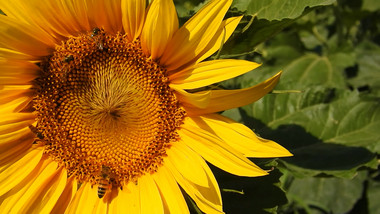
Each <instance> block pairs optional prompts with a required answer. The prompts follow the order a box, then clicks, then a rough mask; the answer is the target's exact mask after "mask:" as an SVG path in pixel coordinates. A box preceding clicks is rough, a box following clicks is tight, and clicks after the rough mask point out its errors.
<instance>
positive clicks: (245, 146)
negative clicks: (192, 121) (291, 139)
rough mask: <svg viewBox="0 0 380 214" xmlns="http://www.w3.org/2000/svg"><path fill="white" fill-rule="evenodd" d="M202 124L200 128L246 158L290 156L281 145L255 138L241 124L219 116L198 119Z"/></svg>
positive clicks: (213, 115)
mask: <svg viewBox="0 0 380 214" xmlns="http://www.w3.org/2000/svg"><path fill="white" fill-rule="evenodd" d="M200 120H202V121H204V122H205V123H204V124H199V123H198V125H200V128H202V129H204V130H207V131H209V132H213V133H215V134H216V135H217V136H219V137H220V138H222V139H224V141H225V142H226V143H228V144H229V145H230V146H231V147H233V148H234V149H236V150H238V151H239V152H241V153H242V154H243V155H244V156H246V157H255V158H273V157H288V156H292V154H291V153H290V152H289V151H288V150H287V149H285V148H284V147H282V146H281V145H279V144H277V143H275V142H273V141H270V140H265V139H262V138H260V137H257V136H256V134H255V133H254V132H253V131H252V130H251V129H249V128H248V127H246V126H245V125H243V124H240V123H238V122H236V121H233V120H231V119H229V118H227V117H224V116H222V115H219V114H210V115H207V116H202V117H200Z"/></svg>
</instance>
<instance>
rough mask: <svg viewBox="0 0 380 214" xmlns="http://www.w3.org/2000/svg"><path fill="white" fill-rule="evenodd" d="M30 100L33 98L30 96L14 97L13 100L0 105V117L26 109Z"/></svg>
mask: <svg viewBox="0 0 380 214" xmlns="http://www.w3.org/2000/svg"><path fill="white" fill-rule="evenodd" d="M29 87H30V86H29ZM32 100H33V97H31V96H23V97H16V98H15V99H14V100H12V101H10V102H8V103H6V104H3V105H0V115H6V114H10V113H15V112H20V111H22V110H23V109H24V108H25V107H28V105H29V104H30V102H31V101H32Z"/></svg>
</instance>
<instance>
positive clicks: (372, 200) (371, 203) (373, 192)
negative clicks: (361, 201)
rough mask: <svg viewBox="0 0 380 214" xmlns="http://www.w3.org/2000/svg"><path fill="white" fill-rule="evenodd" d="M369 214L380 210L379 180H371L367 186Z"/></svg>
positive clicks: (374, 213) (375, 213)
mask: <svg viewBox="0 0 380 214" xmlns="http://www.w3.org/2000/svg"><path fill="white" fill-rule="evenodd" d="M367 198H368V210H369V214H377V213H379V210H380V203H379V198H380V182H379V181H374V180H371V181H370V182H369V184H368V188H367Z"/></svg>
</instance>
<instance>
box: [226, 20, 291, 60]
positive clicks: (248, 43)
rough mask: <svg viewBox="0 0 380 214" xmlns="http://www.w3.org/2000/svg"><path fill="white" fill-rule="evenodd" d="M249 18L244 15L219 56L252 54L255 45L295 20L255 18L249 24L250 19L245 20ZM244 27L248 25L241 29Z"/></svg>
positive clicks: (228, 56)
mask: <svg viewBox="0 0 380 214" xmlns="http://www.w3.org/2000/svg"><path fill="white" fill-rule="evenodd" d="M249 18H250V17H245V20H243V21H242V22H241V23H243V24H241V25H240V26H239V28H238V30H237V33H235V35H233V37H232V38H230V39H229V40H228V41H227V43H226V44H225V45H224V46H223V51H222V56H221V58H231V57H236V56H240V55H248V54H252V53H254V51H255V50H256V46H257V45H259V44H260V43H262V42H264V41H266V40H268V39H269V38H271V37H273V36H274V35H276V34H277V33H278V32H280V31H281V30H283V29H284V28H285V27H287V26H289V25H290V24H292V23H293V22H294V21H295V20H290V19H288V20H283V21H268V20H257V19H255V20H254V21H253V22H252V24H250V22H251V21H252V20H247V19H249ZM251 18H252V17H251ZM245 27H248V29H247V30H243V28H245Z"/></svg>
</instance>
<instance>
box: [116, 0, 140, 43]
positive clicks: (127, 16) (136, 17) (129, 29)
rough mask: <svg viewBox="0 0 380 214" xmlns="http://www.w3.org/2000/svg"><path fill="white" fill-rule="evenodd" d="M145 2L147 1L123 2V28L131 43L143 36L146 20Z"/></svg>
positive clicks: (129, 0) (132, 0)
mask: <svg viewBox="0 0 380 214" xmlns="http://www.w3.org/2000/svg"><path fill="white" fill-rule="evenodd" d="M145 2H146V1H145V0H122V1H121V11H122V21H123V27H124V31H125V33H126V34H127V36H128V39H129V40H130V41H134V40H136V39H137V38H138V37H139V36H140V34H141V31H142V28H143V26H144V19H145V7H146V5H145V4H146V3H145Z"/></svg>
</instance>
